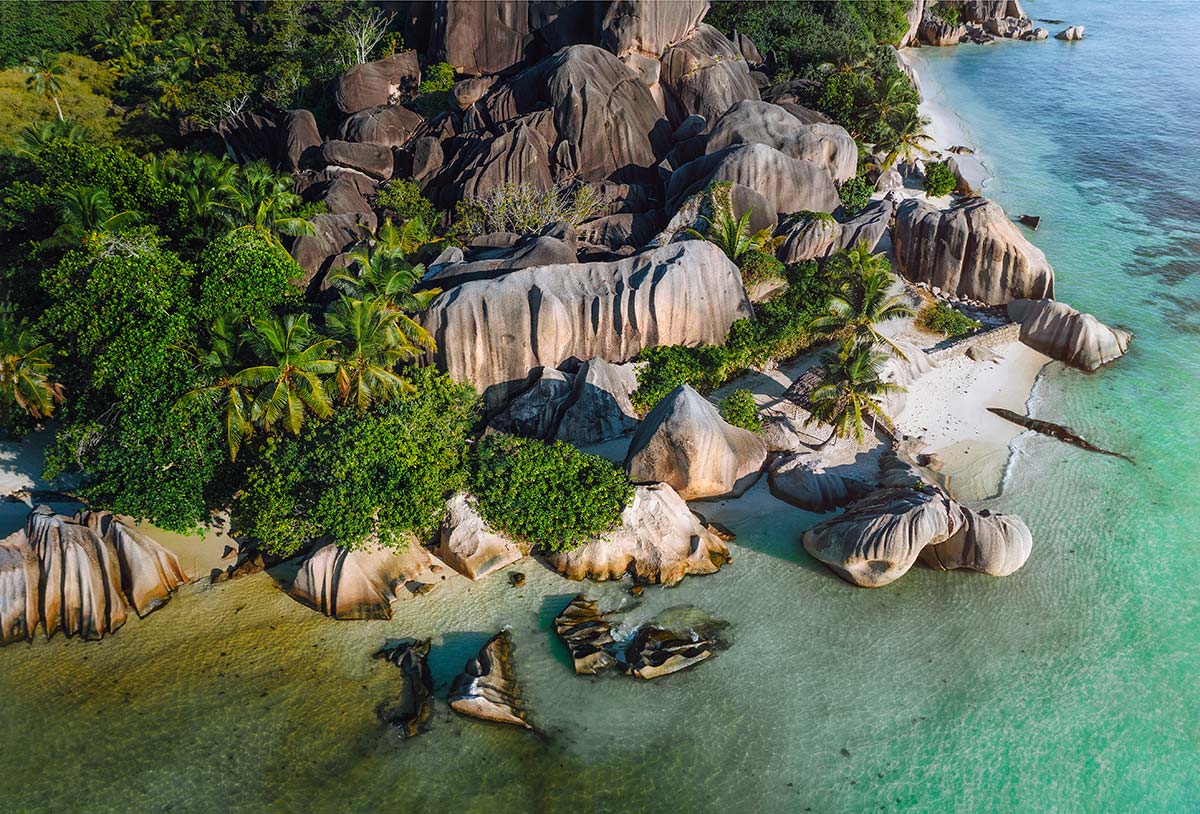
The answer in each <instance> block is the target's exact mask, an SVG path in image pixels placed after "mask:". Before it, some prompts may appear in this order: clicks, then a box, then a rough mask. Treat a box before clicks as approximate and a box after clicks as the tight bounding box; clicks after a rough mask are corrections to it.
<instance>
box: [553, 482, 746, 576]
mask: <svg viewBox="0 0 1200 814" xmlns="http://www.w3.org/2000/svg"><path fill="white" fill-rule="evenodd" d="M727 559H729V549H728V548H727V547H726V546H725V543H724V542H723V541H722V540H721V539H720V537H718V536H717V535H716V534H715V533H714V532H712V531H710V530H709V529H707V528H705V527H704V526H703V525H701V523H700V521H699V520H697V518H696V516H695V515H694V514H692V512H691V511H690V510H689V509H688V507H687V504H686V503H684V502H683V499H682V498H680V497H679V495H678V494H676V493H675V490H673V489H672V488H671V487H670V486H667V485H666V484H662V483H659V484H653V485H651V486H638V487H637V488H636V490H635V492H634V496H633V501H632V502H631V503H630V504H629V506H627V507H626V508H625V511H624V512H622V513H621V525H620V527H618V528H617V529H615V530H614V531H611V532H609V533H608V534H605V535H604V536H602V537H600V538H598V539H595V540H592V541H590V542H587V543H584V544H583V545H582V546H579V547H578V548H575V549H573V550H571V551H562V552H555V553H551V554H547V555H546V560H547V561H548V562H549V563H550V565H551V566H553V567H554V568H555V569H556V570H557V571H558V572H559V573H560V574H562V575H563V576H565V577H567V578H568V579H594V580H599V581H604V580H609V579H622V578H623V577H625V576H626V575H627V574H630V575H632V576H633V577H634V579H635V580H638V581H641V582H649V583H662V584H664V585H674V584H676V583H678V582H679V581H680V580H682V579H683V578H684V577H685V576H687V575H689V574H715V573H716V572H717V571H718V570H720V568H721V566H722V565H723V564H724V563H725V561H726V560H727Z"/></svg>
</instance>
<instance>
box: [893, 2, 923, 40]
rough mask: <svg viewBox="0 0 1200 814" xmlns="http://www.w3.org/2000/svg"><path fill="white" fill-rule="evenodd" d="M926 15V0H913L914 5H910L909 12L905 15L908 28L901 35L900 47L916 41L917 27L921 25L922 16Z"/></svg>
mask: <svg viewBox="0 0 1200 814" xmlns="http://www.w3.org/2000/svg"><path fill="white" fill-rule="evenodd" d="M924 15H925V0H913V2H912V5H911V6H909V7H908V12H907V13H906V15H905V19H907V20H908V29H907V30H906V31H905V32H904V35H903V36H902V37H900V46H899V47H901V48H906V47H908V46H910V45H912V44H913V43H914V42H916V40H917V28H918V26H920V25H921V18H922V17H923V16H924Z"/></svg>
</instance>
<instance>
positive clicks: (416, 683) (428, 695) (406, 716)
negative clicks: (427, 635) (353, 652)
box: [376, 639, 433, 738]
mask: <svg viewBox="0 0 1200 814" xmlns="http://www.w3.org/2000/svg"><path fill="white" fill-rule="evenodd" d="M430 644H431V642H430V640H429V639H426V640H425V641H423V642H401V643H400V644H398V645H396V646H395V647H391V648H386V649H384V650H381V651H380V652H379V653H377V654H376V655H377V657H381V658H384V659H386V660H387V661H389V662H391V663H392V664H394V665H396V667H397V668H399V670H400V692H399V694H398V695H397V696H396V698H395V699H394V700H392V701H388V702H386V703H384V704H381V705H380V707H379V710H378V714H379V717H380V718H381V719H382V720H384V721H385V722H386V723H388V724H390V725H391V726H394V727H396V728H397V729H399V730H400V731H401V732H402V733H403V734H404V737H406V738H414V737H416V736H417V735H419V734H421V732H423V731H424V730H425V728H426V726H427V724H428V721H429V716H430V715H432V714H433V677H432V676H431V675H430V673H429V662H428V659H429V647H430Z"/></svg>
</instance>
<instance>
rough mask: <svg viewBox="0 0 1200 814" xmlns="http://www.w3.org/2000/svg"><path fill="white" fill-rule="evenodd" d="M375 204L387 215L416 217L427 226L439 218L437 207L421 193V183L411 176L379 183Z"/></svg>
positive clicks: (402, 217)
mask: <svg viewBox="0 0 1200 814" xmlns="http://www.w3.org/2000/svg"><path fill="white" fill-rule="evenodd" d="M375 206H377V207H378V208H380V209H383V210H385V214H386V215H387V216H388V217H391V218H395V219H398V220H400V221H409V220H413V219H414V218H417V219H420V221H421V223H423V224H425V225H426V226H428V227H429V228H433V226H434V225H435V224H436V223H437V222H438V220H439V216H438V212H437V209H436V208H434V205H433V203H431V202H430V200H429V199H428V198H426V197H425V196H424V195H422V194H421V185H420V184H418V183H417V182H416V181H414V180H413V179H411V178H397V179H396V180H394V181H388V182H386V183H384V184H382V185H380V187H379V192H378V193H377V194H376V196H375Z"/></svg>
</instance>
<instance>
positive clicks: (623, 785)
mask: <svg viewBox="0 0 1200 814" xmlns="http://www.w3.org/2000/svg"><path fill="white" fill-rule="evenodd" d="M1123 5H1124V7H1121V6H1118V5H1116V4H1111V5H1109V4H1104V5H1101V4H1079V3H1069V4H1068V3H1061V2H1047V0H1040V2H1036V3H1033V2H1031V3H1030V4H1029V11H1030V13H1031V15H1032V16H1034V17H1050V18H1061V19H1064V20H1067V21H1068V22H1075V23H1081V24H1083V25H1086V26H1087V33H1088V39H1087V40H1085V41H1083V42H1081V43H1073V44H1068V43H1061V42H1057V41H1050V42H1044V43H998V44H996V45H994V46H988V47H986V48H984V47H975V46H962V47H959V48H957V49H923V50H922V51H920V52H919V54H918V55H916V56H915V57H914V62H915V63H916V64H917V67H918V70H919V71H921V74H922V78H923V79H924V80H926V90H927V91H928V92H930V93H936V94H939V96H940V97H941V98H942V99H943V100H944V102H945V103H946V104H947V105H948V106H949V107H951V108H952V109H954V110H956V111H957V112H958V113H959V114H960V115H961V116H962V117H963V119H964V120H965V122H966V123H967V126H968V128H969V129H970V130H971V132H972V134H973V135H974V137H975V139H974V140H975V141H976V143H977V144H978V145H980V146H981V148H982V150H983V153H984V155H983V158H984V160H985V161H986V162H987V164H988V166H989V167H990V168H991V169H992V171H993V172H994V173H995V175H996V177H995V179H994V180H993V181H992V182H991V184H990V185H989V187H988V190H987V192H988V194H989V195H990V196H991V197H994V198H996V199H997V200H999V201H1000V202H1001V203H1002V204H1003V205H1004V206H1005V208H1006V209H1007V210H1008V211H1009V212H1010V214H1013V215H1014V216H1015V215H1017V214H1020V213H1022V212H1029V213H1031V214H1039V215H1042V216H1043V221H1042V227H1041V229H1040V230H1039V231H1038V232H1037V233H1035V234H1034V235H1033V236H1032V238H1033V239H1034V241H1035V242H1036V243H1037V244H1038V245H1039V246H1041V247H1042V248H1043V249H1044V250H1045V251H1046V253H1047V255H1048V257H1049V259H1050V261H1051V262H1052V263H1053V265H1054V266H1055V269H1056V271H1057V273H1058V294H1059V296H1060V297H1061V298H1062V299H1065V300H1067V301H1069V302H1071V303H1072V304H1074V305H1075V306H1077V307H1079V308H1081V309H1082V310H1085V311H1091V312H1093V313H1095V314H1097V315H1098V316H1099V317H1100V318H1101V319H1103V320H1105V321H1109V322H1113V323H1117V324H1121V325H1124V326H1126V327H1128V328H1130V329H1132V330H1133V331H1134V333H1135V334H1136V339H1135V344H1134V346H1133V350H1132V352H1131V353H1130V354H1129V355H1128V356H1127V357H1126V358H1125V359H1123V360H1121V361H1119V362H1117V363H1116V364H1115V365H1112V366H1110V367H1109V368H1107V369H1105V370H1104V371H1102V372H1101V373H1099V374H1097V375H1093V376H1086V375H1083V374H1079V373H1076V372H1073V371H1066V370H1062V369H1061V368H1057V367H1052V368H1051V369H1050V370H1049V371H1048V372H1047V374H1046V375H1045V376H1044V377H1043V379H1042V380H1041V382H1040V384H1039V386H1038V390H1037V392H1036V393H1035V395H1034V397H1033V398H1032V399H1031V410H1032V412H1033V414H1034V415H1037V416H1039V417H1043V418H1047V419H1051V420H1058V421H1062V422H1064V423H1067V424H1069V425H1070V426H1072V427H1074V428H1075V429H1076V430H1078V431H1080V432H1081V433H1082V434H1084V435H1085V436H1087V437H1090V438H1091V439H1092V440H1094V441H1096V442H1097V443H1099V444H1100V445H1102V446H1106V447H1109V448H1113V449H1117V450H1119V451H1123V452H1127V453H1129V454H1130V455H1132V456H1133V457H1134V458H1135V459H1136V460H1137V464H1136V466H1131V465H1129V464H1127V463H1124V462H1122V461H1119V460H1116V459H1111V458H1107V457H1104V456H1098V455H1093V454H1089V453H1087V452H1084V451H1082V450H1078V449H1075V448H1073V447H1068V446H1065V445H1062V444H1059V443H1057V442H1054V441H1052V440H1050V439H1046V438H1041V437H1037V436H1031V435H1028V434H1026V435H1022V436H1021V437H1020V438H1019V439H1018V441H1017V442H1016V444H1015V450H1016V452H1015V456H1014V459H1013V461H1012V462H1011V465H1010V467H1009V472H1008V476H1007V479H1006V482H1005V485H1004V489H1003V493H1002V495H1001V496H1000V497H999V498H997V499H995V500H994V501H991V502H990V504H989V505H992V506H994V507H996V508H999V509H1003V510H1006V511H1014V512H1018V513H1020V514H1021V515H1022V516H1024V517H1025V518H1026V520H1027V521H1028V523H1029V525H1030V527H1031V528H1032V530H1033V532H1034V535H1035V546H1034V551H1033V555H1032V556H1031V558H1030V560H1029V562H1028V564H1027V565H1026V566H1025V568H1024V569H1022V570H1021V571H1019V572H1017V573H1016V574H1014V575H1013V576H1010V577H1007V578H1004V579H992V578H988V577H983V576H980V575H974V574H969V573H949V574H943V573H935V572H932V571H928V570H925V569H921V568H917V569H914V570H913V571H912V572H911V573H910V574H909V575H907V576H906V577H904V578H903V579H902V580H900V581H899V582H897V583H894V584H893V585H891V586H889V587H887V588H885V589H882V590H877V591H867V590H862V589H857V588H853V587H851V586H849V585H847V584H845V583H843V582H841V581H840V580H838V579H837V578H835V577H833V576H832V575H831V574H830V573H829V572H828V571H827V570H825V569H824V568H823V567H822V566H820V565H818V564H817V563H815V562H814V561H813V560H811V559H810V558H809V557H808V556H807V555H805V554H804V553H803V552H802V551H801V549H800V548H799V545H798V540H799V536H800V532H801V531H802V530H803V529H804V528H805V527H807V526H808V525H811V524H812V523H813V522H815V519H816V518H815V517H814V516H813V515H810V514H806V513H804V512H802V511H799V510H796V509H793V508H790V507H788V506H786V505H785V504H782V503H777V502H771V501H759V500H754V499H751V500H743V501H739V502H731V503H728V504H725V505H723V506H722V505H718V504H707V505H703V506H700V507H698V508H700V509H701V510H702V511H704V512H705V513H706V514H707V515H709V516H710V517H711V518H713V519H718V520H722V521H723V522H725V523H727V524H728V525H729V526H731V527H732V528H733V530H734V531H736V532H737V534H738V539H737V540H736V541H735V542H734V543H732V544H731V548H732V550H733V553H734V556H735V562H734V563H733V564H732V565H731V566H729V567H728V568H726V569H724V570H723V571H722V572H721V573H719V574H717V575H714V576H710V577H700V578H689V579H687V580H685V581H684V583H683V584H681V585H680V586H679V587H677V588H674V589H660V588H650V589H648V590H647V592H646V595H645V597H644V598H643V600H642V601H641V603H640V604H639V605H638V606H637V607H636V608H634V609H633V610H631V611H630V613H629V619H630V620H631V621H636V620H638V619H640V618H645V617H649V616H652V615H654V614H655V613H658V612H660V611H662V610H664V609H666V608H669V607H672V606H675V605H685V604H694V605H698V606H699V607H701V608H703V609H705V610H706V611H708V612H710V613H712V614H713V615H715V616H717V617H720V618H723V619H727V620H729V621H730V622H731V627H730V629H729V631H728V635H729V638H730V639H731V640H732V643H733V644H732V648H731V649H729V650H728V651H725V652H722V653H720V654H719V655H718V656H717V657H715V658H714V659H712V660H711V661H709V662H708V663H706V664H703V665H701V666H700V667H699V668H697V669H696V670H693V671H691V672H687V673H683V674H679V675H676V676H671V677H668V678H666V679H663V680H661V681H659V682H651V683H643V682H636V681H634V680H632V679H627V678H624V677H621V676H605V677H599V678H595V679H586V678H579V677H576V676H574V675H573V674H572V672H571V670H570V668H569V662H568V658H567V654H566V652H565V650H564V649H563V648H562V647H561V645H560V644H559V643H558V642H557V641H556V640H555V638H554V636H553V633H552V632H551V630H550V620H551V619H552V617H553V616H554V615H555V614H556V613H557V612H558V611H559V610H560V609H561V608H562V607H563V606H564V605H565V604H566V602H567V601H568V600H569V598H570V596H571V595H573V594H574V593H575V592H577V591H579V590H586V591H587V592H588V593H589V594H591V595H594V596H599V597H601V598H602V599H603V600H604V601H605V602H607V603H608V604H609V605H610V606H616V605H618V604H622V603H626V604H632V603H633V600H632V599H631V598H630V597H629V596H628V594H627V593H626V592H625V591H624V590H623V587H622V586H620V585H615V584H610V585H594V584H580V583H572V582H568V581H566V580H563V579H561V578H559V577H558V576H556V575H554V574H553V573H551V572H549V571H548V570H546V569H545V568H544V567H543V566H541V565H540V564H538V563H536V562H534V561H532V560H530V561H526V562H523V563H521V564H519V565H517V566H513V567H512V568H510V570H512V569H517V570H521V571H522V572H523V573H525V574H526V575H527V576H528V582H527V583H526V585H525V587H523V588H521V589H514V588H512V587H510V586H509V584H508V579H507V576H506V575H505V574H500V575H498V576H496V577H494V578H493V579H492V580H490V581H488V582H486V583H484V584H480V585H472V584H470V583H468V582H466V581H465V580H462V579H461V578H453V579H450V580H447V581H446V583H444V584H442V585H441V586H439V588H438V589H437V590H436V591H434V592H433V593H432V594H430V595H428V596H426V597H422V598H415V599H411V600H405V601H403V602H401V603H398V604H397V606H396V611H397V613H396V617H395V618H394V619H393V620H391V621H389V622H335V621H331V620H327V619H324V618H323V617H320V616H318V615H317V614H315V613H313V612H312V611H309V610H308V609H307V608H304V607H302V606H300V605H299V604H297V603H295V602H294V601H292V600H291V599H290V598H288V597H287V596H286V595H285V594H283V593H282V592H281V591H279V590H278V589H277V588H276V587H275V585H274V584H273V582H272V579H271V577H270V576H268V575H265V574H263V575H257V576H253V577H247V578H245V579H242V580H238V581H234V582H232V583H228V584H225V585H220V586H217V587H214V588H208V587H205V586H202V585H199V584H194V585H191V586H189V587H188V588H186V589H185V591H184V592H183V594H182V595H181V596H179V597H177V598H176V599H175V600H173V601H172V602H171V603H169V604H168V605H167V606H166V607H164V608H163V609H162V610H160V611H158V612H157V613H155V614H153V615H151V616H150V617H148V618H147V619H145V620H137V619H134V620H133V621H131V622H130V623H129V624H127V625H126V626H125V628H124V629H122V630H121V631H119V632H118V633H117V634H116V635H115V636H113V637H111V638H109V639H106V640H104V641H102V642H98V643H84V642H77V641H67V640H65V639H63V638H62V637H58V638H56V639H54V640H52V641H50V642H45V641H42V640H39V641H36V642H34V643H33V644H32V645H29V646H25V645H19V646H11V647H8V648H5V649H3V650H0V732H3V733H5V737H4V740H3V746H2V747H0V810H3V811H14V812H17V811H20V812H40V811H46V812H51V811H53V812H68V811H69V812H74V811H88V812H103V811H113V812H127V811H177V812H224V813H228V812H241V811H280V812H293V811H303V812H325V811H331V812H332V811H359V810H369V809H374V808H393V807H395V808H406V809H409V810H415V811H446V810H455V811H462V812H474V811H488V812H492V813H495V812H528V811H539V812H559V811H611V812H634V811H648V810H671V811H688V812H718V811H728V810H731V809H737V808H742V809H747V810H754V811H756V812H758V811H761V812H797V811H804V810H806V809H811V810H812V811H815V812H833V811H839V812H840V811H922V812H923V811H982V810H996V811H1022V812H1042V811H1062V812H1068V811H1109V810H1119V811H1147V812H1180V811H1194V810H1200V781H1198V778H1200V616H1198V614H1197V610H1198V608H1197V604H1198V599H1197V597H1198V596H1200V594H1198V593H1197V590H1196V587H1195V581H1196V576H1195V566H1194V563H1195V561H1196V559H1197V553H1198V545H1200V531H1198V529H1200V508H1198V506H1200V500H1198V498H1197V494H1198V493H1200V490H1198V487H1200V475H1198V474H1197V472H1198V470H1197V467H1196V461H1197V459H1198V457H1200V439H1198V436H1197V429H1196V428H1197V417H1196V413H1195V407H1194V405H1195V404H1196V403H1197V396H1198V395H1200V384H1198V383H1200V316H1197V313H1198V312H1197V308H1198V307H1200V282H1198V279H1200V275H1197V274H1196V272H1197V271H1200V257H1198V253H1200V201H1197V198H1196V195H1197V193H1196V191H1195V189H1194V186H1192V185H1193V184H1194V180H1193V178H1192V174H1193V171H1194V168H1195V167H1197V166H1200V143H1198V142H1197V141H1196V140H1195V134H1194V124H1195V122H1196V121H1200V85H1198V84H1197V79H1196V77H1197V76H1200V48H1197V46H1196V45H1195V43H1194V41H1191V40H1189V39H1188V38H1186V37H1176V36H1175V32H1179V31H1194V30H1196V26H1197V24H1198V23H1200V4H1194V5H1189V4H1166V3H1138V4H1123ZM1051 28H1052V29H1053V30H1057V28H1055V27H1053V26H1051ZM765 488H766V487H765V483H760V484H759V485H758V486H756V487H755V490H764V489H765ZM763 506H768V507H770V508H769V509H763V508H762V507H763ZM504 625H507V626H510V627H511V629H512V631H513V635H514V639H515V643H516V665H517V670H518V674H519V678H520V679H521V680H522V682H523V683H524V686H525V689H526V694H527V698H528V701H529V705H530V707H531V709H532V717H533V720H534V721H535V722H536V723H537V724H538V725H539V726H540V727H541V728H542V729H544V730H545V737H544V738H538V737H536V736H533V735H530V734H529V733H525V732H519V731H515V730H510V729H505V728H501V727H498V726H489V725H485V724H480V723H476V722H473V721H469V720H464V719H461V718H458V717H455V716H452V715H451V714H450V713H449V712H447V710H446V707H445V705H444V703H443V704H440V705H439V708H438V712H437V713H436V714H435V718H434V720H433V722H432V728H431V730H430V731H429V732H428V733H426V734H424V735H422V736H420V737H419V738H417V739H415V740H412V741H407V742H405V741H400V740H398V739H397V737H396V736H395V735H394V734H393V733H391V732H389V731H388V730H387V729H386V728H385V727H383V726H382V725H380V724H379V722H378V721H377V719H376V716H375V708H376V706H377V705H378V704H379V703H380V702H382V701H384V700H385V699H387V698H388V697H389V693H390V692H391V691H392V689H393V688H394V686H395V681H396V676H397V671H396V670H395V668H394V667H392V666H391V665H388V664H386V663H385V662H383V661H381V660H373V659H372V658H371V654H372V653H374V652H375V651H376V650H378V649H379V648H380V647H381V646H382V645H383V644H385V642H386V641H387V640H388V639H389V638H392V639H394V638H403V637H426V636H431V637H433V640H434V647H433V651H432V654H431V661H432V664H431V666H432V669H433V674H434V678H435V680H436V681H437V684H438V689H437V693H438V696H439V697H440V698H444V696H445V693H446V690H447V688H448V685H449V682H450V680H451V678H452V676H453V674H454V673H455V672H456V671H457V670H459V669H461V667H462V664H463V662H465V660H466V659H467V658H468V657H469V656H470V655H471V654H472V653H473V652H474V650H475V649H476V648H477V647H479V646H480V645H481V644H482V643H483V642H484V641H485V640H486V638H487V637H488V636H490V635H491V634H492V633H494V632H495V631H496V630H497V629H499V627H501V626H504Z"/></svg>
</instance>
